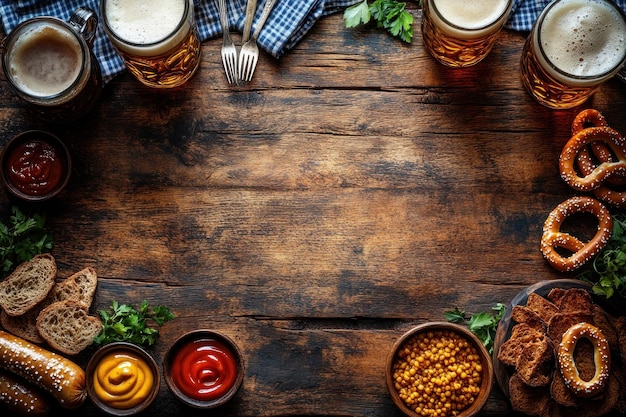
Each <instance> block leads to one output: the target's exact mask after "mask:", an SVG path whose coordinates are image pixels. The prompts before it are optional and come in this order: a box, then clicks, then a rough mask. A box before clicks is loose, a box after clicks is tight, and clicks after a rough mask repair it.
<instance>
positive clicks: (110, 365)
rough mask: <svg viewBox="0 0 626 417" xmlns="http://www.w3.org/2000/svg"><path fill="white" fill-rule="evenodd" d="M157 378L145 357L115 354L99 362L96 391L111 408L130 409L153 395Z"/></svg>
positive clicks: (120, 352) (131, 353)
mask: <svg viewBox="0 0 626 417" xmlns="http://www.w3.org/2000/svg"><path fill="white" fill-rule="evenodd" d="M154 379H155V378H154V374H153V372H152V368H151V366H150V365H149V364H148V362H146V361H145V360H144V359H143V358H140V357H139V356H138V355H135V354H134V353H133V352H130V351H113V352H111V353H109V354H107V355H105V356H104V357H103V358H102V359H101V360H100V361H99V362H98V364H97V366H96V369H95V372H94V374H93V389H94V393H95V395H96V396H97V397H98V399H99V400H100V401H101V402H103V403H104V404H106V405H108V406H109V407H112V408H117V409H129V408H133V407H136V406H138V405H139V404H141V403H142V402H144V401H145V400H146V399H147V398H148V397H149V396H150V394H151V392H152V389H153V387H154Z"/></svg>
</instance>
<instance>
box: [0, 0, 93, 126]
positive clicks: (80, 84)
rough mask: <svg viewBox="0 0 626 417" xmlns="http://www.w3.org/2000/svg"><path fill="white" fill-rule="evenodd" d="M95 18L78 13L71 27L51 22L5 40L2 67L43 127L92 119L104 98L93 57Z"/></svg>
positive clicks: (30, 25)
mask: <svg viewBox="0 0 626 417" xmlns="http://www.w3.org/2000/svg"><path fill="white" fill-rule="evenodd" d="M97 26H98V18H97V16H96V13H95V12H94V11H93V10H91V9H89V8H86V7H80V8H78V9H77V10H76V11H75V12H74V14H73V15H72V16H71V18H70V19H69V22H65V21H63V20H60V19H57V18H56V17H51V16H42V17H35V18H32V19H28V20H26V21H24V22H22V23H20V24H19V25H18V26H17V27H16V28H15V29H13V31H12V32H11V33H10V34H9V36H8V37H7V38H6V39H5V42H4V50H3V54H2V66H3V69H4V73H5V75H6V78H7V80H8V81H9V85H10V86H11V89H12V90H13V92H14V93H15V94H16V95H17V96H18V97H19V98H20V99H21V101H22V103H23V104H24V106H25V107H26V108H27V109H29V110H30V111H31V112H32V113H34V115H35V116H36V117H38V118H40V119H42V120H44V121H49V122H55V123H64V122H70V121H74V120H76V119H79V118H80V117H82V116H84V115H85V114H87V113H88V112H89V111H90V110H91V109H92V108H93V107H94V105H95V103H96V102H97V101H98V98H99V97H100V93H101V92H102V73H101V69H100V65H99V64H98V60H97V59H96V57H95V55H94V54H93V51H92V46H93V40H94V37H95V33H96V28H97Z"/></svg>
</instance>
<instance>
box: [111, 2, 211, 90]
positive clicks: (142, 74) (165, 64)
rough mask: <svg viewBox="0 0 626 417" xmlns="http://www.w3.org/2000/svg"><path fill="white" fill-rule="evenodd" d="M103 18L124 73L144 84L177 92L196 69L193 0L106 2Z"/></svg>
mask: <svg viewBox="0 0 626 417" xmlns="http://www.w3.org/2000/svg"><path fill="white" fill-rule="evenodd" d="M100 15H101V16H102V21H103V25H104V29H105V31H106V33H107V35H108V36H109V39H110V40H111V42H112V43H113V45H114V46H115V48H116V49H117V51H118V52H119V54H120V55H121V56H122V59H123V60H124V64H125V65H126V68H127V69H128V70H129V71H130V72H131V73H132V74H133V75H134V76H135V77H136V78H137V79H138V80H139V81H141V82H142V83H143V84H145V85H147V86H150V87H156V88H173V87H177V86H180V85H182V84H184V83H185V82H186V81H187V80H188V79H189V78H191V77H192V76H193V74H194V73H195V72H196V70H197V69H198V67H199V65H200V50H201V49H200V35H199V33H198V27H197V24H196V21H195V19H194V10H193V0H160V1H150V2H146V1H145V0H102V1H101V2H100Z"/></svg>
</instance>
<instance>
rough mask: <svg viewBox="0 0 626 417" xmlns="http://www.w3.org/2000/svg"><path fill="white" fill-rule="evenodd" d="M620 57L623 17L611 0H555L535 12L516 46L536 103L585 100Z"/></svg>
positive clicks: (564, 104)
mask: <svg viewBox="0 0 626 417" xmlns="http://www.w3.org/2000/svg"><path fill="white" fill-rule="evenodd" d="M625 62H626V17H625V16H624V12H623V11H622V10H621V9H620V8H619V7H618V6H616V5H615V4H614V3H613V2H612V1H606V0H555V1H553V2H552V3H550V4H549V5H548V6H546V8H545V9H544V10H543V11H542V13H541V14H540V15H539V17H538V18H537V21H536V22H535V24H534V26H533V28H532V30H531V32H530V34H529V36H528V38H527V40H526V44H525V45H524V49H523V51H522V58H521V73H522V82H523V84H524V87H525V88H526V90H527V91H528V92H529V93H530V94H531V95H532V96H533V97H534V98H535V99H536V100H537V101H538V102H539V103H541V104H543V105H545V106H547V107H549V108H554V109H569V108H572V107H576V106H578V105H580V104H582V103H583V102H585V101H586V100H587V99H588V98H589V97H590V96H591V95H592V94H593V93H594V92H595V91H596V90H597V89H598V88H599V87H600V86H601V85H602V84H604V83H605V82H606V81H607V80H609V79H610V78H611V77H613V76H614V75H615V74H616V73H617V72H618V71H619V70H620V68H621V67H622V66H623V65H624V63H625Z"/></svg>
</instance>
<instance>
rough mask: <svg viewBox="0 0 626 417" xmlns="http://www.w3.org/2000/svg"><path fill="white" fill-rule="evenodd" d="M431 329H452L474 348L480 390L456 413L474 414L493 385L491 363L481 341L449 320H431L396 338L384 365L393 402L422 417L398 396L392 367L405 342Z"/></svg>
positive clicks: (461, 415)
mask: <svg viewBox="0 0 626 417" xmlns="http://www.w3.org/2000/svg"><path fill="white" fill-rule="evenodd" d="M431 331H452V332H454V333H456V334H457V335H458V336H461V337H463V338H464V339H465V340H467V341H468V342H469V343H470V344H471V345H472V346H473V347H474V348H475V349H476V352H477V353H478V356H479V358H480V362H481V365H482V371H481V372H482V374H481V384H480V391H479V393H478V394H477V396H476V398H475V400H474V402H473V403H471V404H470V405H469V406H468V407H467V408H465V409H464V410H462V411H460V412H459V413H458V414H457V416H459V417H471V416H475V415H476V414H478V412H479V411H480V410H481V409H482V408H483V407H484V405H485V403H486V402H487V399H488V398H489V394H490V393H491V388H492V386H493V365H492V363H491V357H490V356H489V353H488V352H487V349H486V348H485V346H483V344H482V342H481V341H480V340H479V339H478V338H477V337H476V336H475V335H474V334H473V333H472V332H470V331H469V330H468V329H467V328H466V327H464V326H461V325H458V324H454V323H449V322H431V323H425V324H421V325H419V326H416V327H414V328H412V329H411V330H409V331H407V332H406V333H405V334H403V335H402V336H401V337H400V338H399V339H398V340H396V342H395V343H394V345H393V348H392V349H391V351H390V352H389V355H388V357H387V364H386V367H385V379H386V382H387V388H388V390H389V394H390V395H391V399H392V400H393V403H394V404H395V405H396V407H398V409H399V410H400V411H402V412H403V413H404V414H405V415H407V416H409V417H422V414H418V413H417V412H415V411H414V410H412V409H410V408H409V407H408V406H407V405H406V404H405V402H404V401H403V400H402V398H400V394H399V392H398V390H397V389H396V382H395V380H394V377H393V373H394V372H393V367H394V364H395V363H396V361H397V360H399V359H398V352H399V351H400V350H402V349H404V348H405V345H406V343H407V342H409V341H410V340H411V339H412V338H413V337H415V336H417V335H419V334H422V333H426V332H431Z"/></svg>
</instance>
